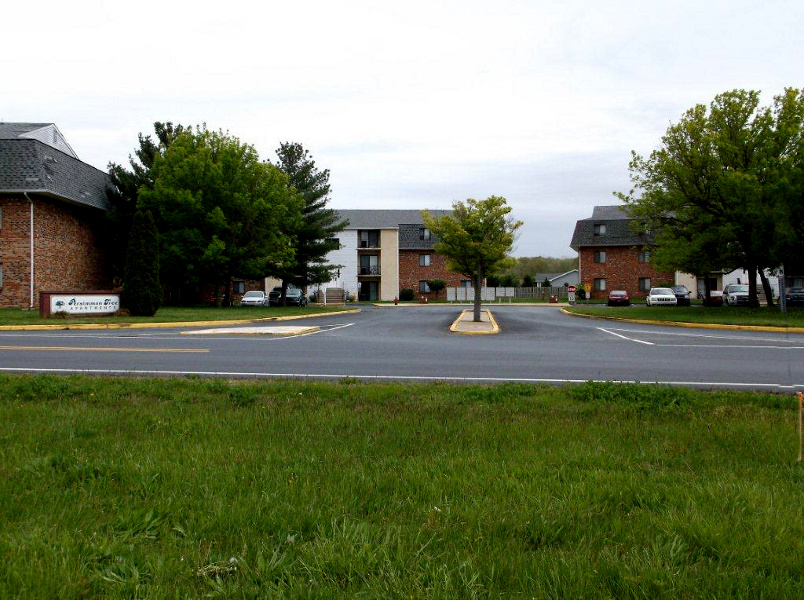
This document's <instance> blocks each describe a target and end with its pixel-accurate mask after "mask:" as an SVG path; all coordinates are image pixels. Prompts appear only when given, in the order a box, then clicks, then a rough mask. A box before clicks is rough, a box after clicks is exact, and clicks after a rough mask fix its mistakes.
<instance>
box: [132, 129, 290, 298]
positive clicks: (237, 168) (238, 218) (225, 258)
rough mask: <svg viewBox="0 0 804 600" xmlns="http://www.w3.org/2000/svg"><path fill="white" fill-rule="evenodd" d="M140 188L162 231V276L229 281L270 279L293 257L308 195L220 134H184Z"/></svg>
mask: <svg viewBox="0 0 804 600" xmlns="http://www.w3.org/2000/svg"><path fill="white" fill-rule="evenodd" d="M151 173H152V175H153V187H152V189H148V188H144V189H141V190H140V203H141V206H142V207H143V208H146V209H150V210H151V211H152V212H153V214H154V218H155V220H156V223H157V228H158V229H159V232H160V258H161V264H162V280H163V281H164V282H165V283H167V284H171V285H178V284H193V283H201V282H208V283H213V284H215V286H216V289H217V288H218V286H221V285H223V284H226V285H225V288H224V289H225V295H226V299H227V300H229V299H230V298H229V294H230V290H229V288H230V286H229V282H230V281H231V278H232V277H233V276H234V275H237V276H239V277H245V278H250V279H259V278H262V277H265V275H266V274H267V273H270V272H273V271H275V270H276V269H277V268H279V265H282V264H286V263H289V262H292V261H293V260H294V239H293V232H294V231H296V230H297V228H298V226H299V225H298V224H299V221H300V220H301V215H302V210H303V207H304V199H303V198H302V197H301V195H300V194H298V193H297V192H296V191H295V190H294V189H293V188H290V187H288V181H287V176H286V175H285V174H284V173H282V171H280V170H279V168H278V167H275V166H274V165H271V164H270V163H263V162H260V160H259V157H258V155H257V152H256V150H255V149H254V148H253V147H252V146H250V145H248V144H244V143H242V142H240V140H238V139H237V138H234V137H232V136H230V135H228V134H225V133H223V132H211V131H208V130H207V129H206V128H205V127H204V128H197V129H196V131H190V130H187V131H184V132H183V133H181V134H180V135H179V136H178V137H177V138H176V140H175V141H174V142H173V143H172V144H171V145H170V147H169V148H167V149H166V151H165V152H164V154H163V155H161V156H157V158H156V160H155V161H154V165H153V167H152V169H151Z"/></svg>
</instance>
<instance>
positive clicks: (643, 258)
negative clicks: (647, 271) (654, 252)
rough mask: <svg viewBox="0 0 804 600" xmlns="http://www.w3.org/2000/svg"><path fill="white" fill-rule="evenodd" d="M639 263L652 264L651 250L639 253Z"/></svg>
mask: <svg viewBox="0 0 804 600" xmlns="http://www.w3.org/2000/svg"><path fill="white" fill-rule="evenodd" d="M639 262H641V263H646V262H650V250H640V251H639Z"/></svg>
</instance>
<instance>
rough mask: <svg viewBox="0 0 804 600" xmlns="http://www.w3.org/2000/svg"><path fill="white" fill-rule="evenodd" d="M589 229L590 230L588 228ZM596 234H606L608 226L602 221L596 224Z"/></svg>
mask: <svg viewBox="0 0 804 600" xmlns="http://www.w3.org/2000/svg"><path fill="white" fill-rule="evenodd" d="M587 231H589V230H588V229H587ZM595 235H606V226H605V225H604V224H602V223H596V224H595Z"/></svg>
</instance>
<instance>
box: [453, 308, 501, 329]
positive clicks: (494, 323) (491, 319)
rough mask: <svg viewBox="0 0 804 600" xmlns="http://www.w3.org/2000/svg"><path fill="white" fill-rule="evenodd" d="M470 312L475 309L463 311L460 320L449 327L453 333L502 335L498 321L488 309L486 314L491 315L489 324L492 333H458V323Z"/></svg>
mask: <svg viewBox="0 0 804 600" xmlns="http://www.w3.org/2000/svg"><path fill="white" fill-rule="evenodd" d="M470 310H474V309H468V308H467V309H465V310H463V311H461V314H460V315H458V318H457V319H456V320H455V321H454V322H453V323H452V325H450V327H449V330H450V332H451V333H457V334H460V335H494V334H495V333H500V326H499V325H498V324H497V320H496V319H495V318H494V315H493V314H492V313H491V311H490V310H488V309H486V312H487V313H488V314H489V322H490V323H491V327H492V329H491V331H458V323H460V322H461V319H463V315H465V314H466V313H468V312H469V311H470Z"/></svg>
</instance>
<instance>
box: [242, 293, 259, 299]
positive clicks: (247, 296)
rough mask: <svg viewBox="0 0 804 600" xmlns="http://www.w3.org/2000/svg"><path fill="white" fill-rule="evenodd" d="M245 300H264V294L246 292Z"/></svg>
mask: <svg viewBox="0 0 804 600" xmlns="http://www.w3.org/2000/svg"><path fill="white" fill-rule="evenodd" d="M243 298H262V292H246V295H245V296H243Z"/></svg>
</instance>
